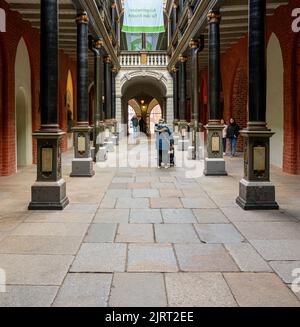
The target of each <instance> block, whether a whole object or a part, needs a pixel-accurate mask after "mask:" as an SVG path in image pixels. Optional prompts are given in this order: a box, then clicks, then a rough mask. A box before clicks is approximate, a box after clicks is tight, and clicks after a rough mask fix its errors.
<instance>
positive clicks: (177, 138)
mask: <svg viewBox="0 0 300 327" xmlns="http://www.w3.org/2000/svg"><path fill="white" fill-rule="evenodd" d="M173 139H174V145H178V141H179V136H178V135H173Z"/></svg>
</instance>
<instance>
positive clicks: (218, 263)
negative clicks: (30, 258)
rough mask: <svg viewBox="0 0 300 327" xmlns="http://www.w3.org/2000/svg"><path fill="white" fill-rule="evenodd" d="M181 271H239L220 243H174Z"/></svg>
mask: <svg viewBox="0 0 300 327" xmlns="http://www.w3.org/2000/svg"><path fill="white" fill-rule="evenodd" d="M174 247H175V252H176V255H177V259H178V262H179V267H180V269H181V270H182V271H187V272H189V271H190V272H219V271H239V269H238V267H237V265H236V264H235V262H234V261H233V259H232V258H231V257H230V255H229V254H228V253H227V252H226V251H225V249H224V247H223V246H222V245H220V244H175V245H174Z"/></svg>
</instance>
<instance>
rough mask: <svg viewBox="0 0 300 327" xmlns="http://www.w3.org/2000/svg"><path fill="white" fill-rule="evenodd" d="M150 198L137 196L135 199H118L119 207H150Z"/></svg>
mask: <svg viewBox="0 0 300 327" xmlns="http://www.w3.org/2000/svg"><path fill="white" fill-rule="evenodd" d="M149 207H150V205H149V199H147V198H135V199H125V198H119V199H117V204H116V208H117V209H145V208H149Z"/></svg>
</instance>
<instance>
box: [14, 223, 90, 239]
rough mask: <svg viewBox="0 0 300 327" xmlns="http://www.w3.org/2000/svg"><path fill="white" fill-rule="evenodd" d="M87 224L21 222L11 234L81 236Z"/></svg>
mask: <svg viewBox="0 0 300 327" xmlns="http://www.w3.org/2000/svg"><path fill="white" fill-rule="evenodd" d="M88 226H89V225H88V224H78V223H22V224H21V225H19V226H18V227H17V228H16V229H14V231H13V232H12V235H17V236H61V237H65V236H78V237H83V236H84V235H85V233H86V231H87V229H88Z"/></svg>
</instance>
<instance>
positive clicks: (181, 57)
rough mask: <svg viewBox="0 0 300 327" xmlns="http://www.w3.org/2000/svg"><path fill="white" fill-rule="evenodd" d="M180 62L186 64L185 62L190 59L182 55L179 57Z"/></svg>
mask: <svg viewBox="0 0 300 327" xmlns="http://www.w3.org/2000/svg"><path fill="white" fill-rule="evenodd" d="M178 60H179V61H180V62H181V63H185V62H187V60H188V58H187V56H184V55H182V54H181V55H180V56H179V58H178Z"/></svg>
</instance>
